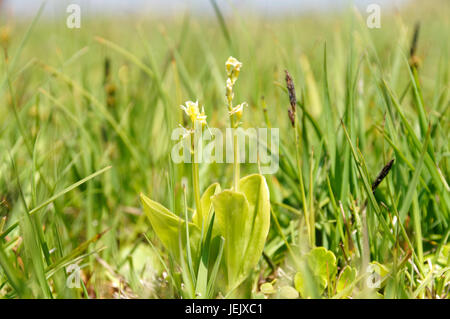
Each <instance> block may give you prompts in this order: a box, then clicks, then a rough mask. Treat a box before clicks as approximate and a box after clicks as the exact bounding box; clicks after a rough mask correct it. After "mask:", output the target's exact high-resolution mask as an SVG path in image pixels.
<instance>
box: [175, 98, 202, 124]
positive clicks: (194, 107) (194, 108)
mask: <svg viewBox="0 0 450 319" xmlns="http://www.w3.org/2000/svg"><path fill="white" fill-rule="evenodd" d="M185 104H186V105H180V107H181V109H182V110H183V111H184V112H185V113H186V115H187V116H189V118H190V119H191V121H192V123H195V122H196V121H198V122H199V123H200V124H202V126H203V125H206V115H205V110H204V108H203V107H202V111H201V112H200V109H199V107H198V101H195V102H192V101H187V102H186V103H185Z"/></svg>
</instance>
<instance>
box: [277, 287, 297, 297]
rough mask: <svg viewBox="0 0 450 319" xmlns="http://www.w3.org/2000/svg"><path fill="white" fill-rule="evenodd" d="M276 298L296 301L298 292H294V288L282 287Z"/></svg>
mask: <svg viewBox="0 0 450 319" xmlns="http://www.w3.org/2000/svg"><path fill="white" fill-rule="evenodd" d="M278 297H279V298H280V299H297V298H298V291H297V290H295V288H294V287H291V286H283V287H281V288H280V290H279V292H278Z"/></svg>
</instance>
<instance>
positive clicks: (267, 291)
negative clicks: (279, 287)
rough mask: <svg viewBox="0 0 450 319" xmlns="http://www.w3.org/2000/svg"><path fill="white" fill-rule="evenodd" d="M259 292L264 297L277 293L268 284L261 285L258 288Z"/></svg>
mask: <svg viewBox="0 0 450 319" xmlns="http://www.w3.org/2000/svg"><path fill="white" fill-rule="evenodd" d="M260 290H261V292H262V293H263V294H265V295H271V294H274V293H276V292H277V291H276V290H275V288H274V287H273V285H272V284H271V283H270V282H265V283H263V284H262V285H261V287H260Z"/></svg>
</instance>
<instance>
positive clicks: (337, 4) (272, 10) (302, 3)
mask: <svg viewBox="0 0 450 319" xmlns="http://www.w3.org/2000/svg"><path fill="white" fill-rule="evenodd" d="M216 1H217V3H219V5H220V7H221V8H222V9H223V10H224V11H225V12H227V10H229V8H230V3H231V4H232V5H233V6H235V7H237V8H240V9H242V10H250V11H252V12H258V13H261V14H264V15H273V14H283V13H296V12H307V11H311V10H320V11H322V10H337V9H340V8H344V7H345V6H346V5H347V4H349V3H352V2H353V3H355V5H357V6H358V7H364V6H367V5H368V4H370V3H378V4H380V5H381V6H382V7H391V6H392V5H395V6H398V5H401V4H402V3H404V2H406V1H407V0H216ZM42 2H43V1H41V0H6V3H7V7H8V8H9V10H11V11H12V12H13V13H14V15H30V14H33V13H35V12H36V11H37V9H38V8H39V6H40V4H41V3H42ZM46 2H47V4H46V14H49V15H59V14H65V8H66V7H67V5H69V4H70V3H78V4H80V6H81V9H82V11H84V12H85V13H95V14H99V13H100V12H101V13H104V14H111V13H113V14H129V13H143V12H151V13H152V14H154V15H158V14H162V15H167V14H169V15H170V14H176V13H179V12H182V11H185V10H186V9H188V10H189V11H191V12H192V13H200V14H210V13H212V8H211V3H210V1H209V0H47V1H46Z"/></svg>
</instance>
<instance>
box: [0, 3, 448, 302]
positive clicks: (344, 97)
mask: <svg viewBox="0 0 450 319" xmlns="http://www.w3.org/2000/svg"><path fill="white" fill-rule="evenodd" d="M211 6H212V7H213V9H214V14H212V15H204V16H202V15H194V14H189V13H186V14H182V13H180V14H179V15H176V16H171V17H163V16H159V15H158V14H157V12H154V13H152V14H149V15H144V14H139V15H136V16H131V15H130V16H117V17H114V16H102V15H101V14H100V15H98V16H89V17H82V23H81V28H79V29H77V28H75V29H70V28H67V27H66V17H67V15H68V14H67V13H65V12H63V13H62V15H61V17H60V18H55V17H48V16H46V15H45V14H41V13H42V12H41V11H38V12H35V14H34V15H33V16H32V17H30V18H29V19H25V18H17V17H11V16H8V15H7V14H6V13H3V12H0V49H1V50H0V51H1V58H0V297H1V298H347V299H348V298H355V299H356V298H386V299H387V298H389V299H390V298H402V299H405V298H427V299H428V298H431V299H435V298H438V299H448V298H449V290H450V244H449V236H450V227H449V223H450V187H449V173H450V167H449V156H450V150H449V132H450V124H449V105H450V95H449V92H450V91H449V85H450V81H449V76H450V74H449V71H450V67H449V61H448V58H449V41H448V39H449V38H450V25H449V18H448V16H449V14H450V4H449V3H448V1H433V2H431V1H429V2H428V1H427V2H425V1H409V2H407V3H406V4H404V5H403V6H401V7H400V9H398V10H390V9H385V8H382V10H381V27H380V28H369V27H368V26H367V23H366V20H367V17H368V15H369V14H368V13H367V12H366V11H365V10H364V9H355V8H351V7H348V8H347V7H346V8H344V9H343V10H341V11H324V12H311V13H305V14H302V15H300V14H298V15H280V16H272V17H263V16H258V15H257V14H252V13H250V12H246V11H245V12H244V11H240V10H237V9H235V10H231V12H228V13H227V14H225V13H224V12H223V11H221V7H220V1H211ZM230 57H234V58H235V59H236V60H234V59H230ZM286 71H287V72H288V73H286ZM187 101H193V102H195V101H198V104H195V103H187ZM180 106H185V107H184V108H182V107H180ZM180 127H183V128H184V130H185V132H186V133H185V137H184V138H190V137H194V134H193V131H192V129H194V128H195V127H197V128H198V129H199V130H200V132H203V133H204V134H205V133H207V132H208V131H209V130H210V129H211V128H218V129H220V130H223V131H225V129H226V128H238V127H239V128H242V129H249V128H268V129H274V128H277V129H278V130H279V143H278V145H271V146H273V148H272V149H271V152H270V154H271V155H273V156H276V159H277V160H278V169H277V170H276V172H273V173H271V174H266V173H265V172H263V170H261V163H260V162H259V159H258V161H257V163H248V162H246V163H237V161H234V162H233V163H205V162H200V163H196V161H195V159H196V158H197V156H198V151H199V149H198V148H199V145H198V144H196V140H195V138H194V139H193V140H192V141H191V144H190V145H189V146H190V148H189V149H190V153H189V154H188V155H189V158H191V159H192V160H191V161H189V162H190V163H176V162H175V161H174V160H173V154H172V150H173V147H174V145H176V144H177V143H178V142H179V139H178V140H177V139H173V138H172V132H173V130H174V129H177V128H180ZM257 139H258V138H257ZM269 140H270V139H269ZM200 143H202V142H200ZM203 143H205V142H203ZM241 143H242V141H241ZM243 143H244V144H243V146H246V144H245V143H250V142H249V140H244V142H243ZM269 144H270V143H269ZM241 145H242V144H241ZM232 146H233V150H234V151H235V152H234V155H236V156H235V158H237V155H238V153H237V149H238V146H239V140H238V139H237V138H235V136H233V138H232ZM267 146H268V147H269V146H270V145H267ZM275 148H276V149H275Z"/></svg>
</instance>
